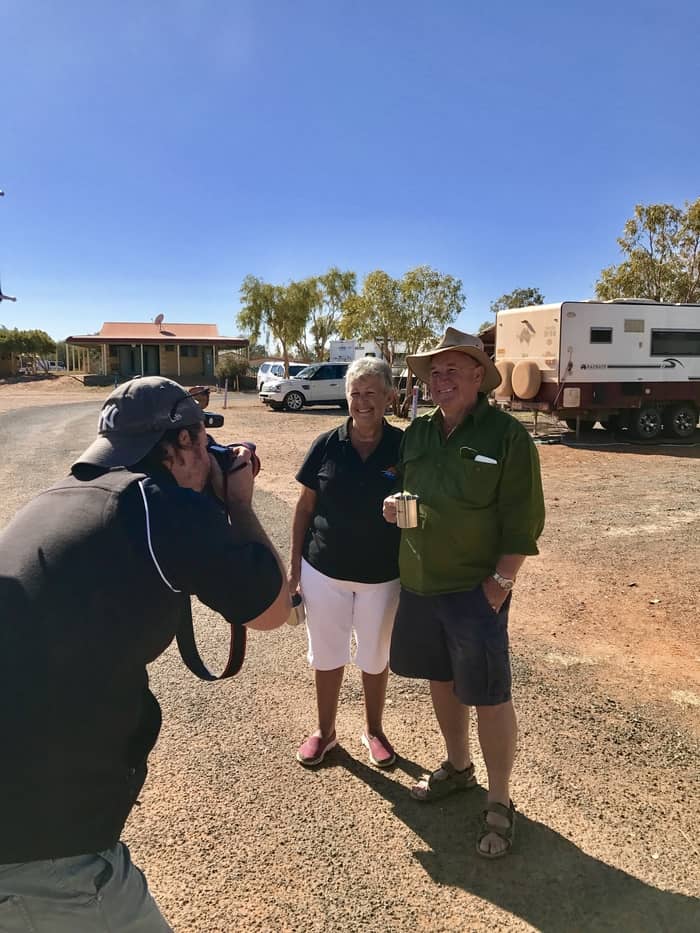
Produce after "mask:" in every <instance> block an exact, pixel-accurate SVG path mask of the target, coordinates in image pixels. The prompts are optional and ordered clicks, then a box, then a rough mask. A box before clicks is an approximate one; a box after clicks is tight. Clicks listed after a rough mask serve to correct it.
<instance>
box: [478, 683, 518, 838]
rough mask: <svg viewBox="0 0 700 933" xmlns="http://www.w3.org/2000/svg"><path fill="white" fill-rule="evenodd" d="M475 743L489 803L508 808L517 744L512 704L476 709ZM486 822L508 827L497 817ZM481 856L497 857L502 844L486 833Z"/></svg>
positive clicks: (494, 816)
mask: <svg viewBox="0 0 700 933" xmlns="http://www.w3.org/2000/svg"><path fill="white" fill-rule="evenodd" d="M476 713H477V718H478V722H479V743H480V745H481V751H482V753H483V756H484V762H485V764H486V770H487V772H488V776H489V793H488V799H489V803H501V804H503V806H504V807H508V806H509V805H510V776H511V773H512V771H513V762H514V761H515V749H516V746H517V741H518V723H517V720H516V718H515V709H514V708H513V702H512V700H508V702H507V703H499V704H498V706H478V707H477V708H476ZM487 822H489V823H491V824H492V825H493V826H503V827H506V826H507V825H508V820H507V819H506V818H505V817H503V816H500V815H499V814H497V813H489V815H488V817H487ZM480 848H481V849H482V851H484V852H489V853H491V854H497V853H498V852H502V851H503V849H505V848H506V842H505V841H504V840H503V839H501V838H500V836H497V835H496V833H489V834H488V835H487V836H485V837H484V838H483V839H482V841H481V846H480Z"/></svg>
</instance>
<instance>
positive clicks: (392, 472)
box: [382, 466, 399, 480]
mask: <svg viewBox="0 0 700 933" xmlns="http://www.w3.org/2000/svg"><path fill="white" fill-rule="evenodd" d="M398 475H399V471H398V470H397V469H396V467H395V466H390V467H387V468H386V470H382V476H385V477H386V478H387V479H392V480H393V479H396V477H397V476H398Z"/></svg>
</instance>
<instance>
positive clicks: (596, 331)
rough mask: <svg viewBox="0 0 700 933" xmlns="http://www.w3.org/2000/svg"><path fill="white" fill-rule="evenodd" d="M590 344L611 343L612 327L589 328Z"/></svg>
mask: <svg viewBox="0 0 700 933" xmlns="http://www.w3.org/2000/svg"><path fill="white" fill-rule="evenodd" d="M591 343H612V327H591Z"/></svg>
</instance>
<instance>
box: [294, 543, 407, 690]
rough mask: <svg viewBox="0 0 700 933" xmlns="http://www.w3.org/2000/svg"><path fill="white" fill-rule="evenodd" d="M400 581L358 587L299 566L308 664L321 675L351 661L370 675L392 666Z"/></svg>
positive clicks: (306, 566)
mask: <svg viewBox="0 0 700 933" xmlns="http://www.w3.org/2000/svg"><path fill="white" fill-rule="evenodd" d="M400 589H401V586H400V583H399V580H398V579H396V580H389V581H388V582H387V583H355V582H354V581H352V580H336V579H335V578H334V577H327V576H326V575H325V574H323V573H320V572H319V571H318V570H316V569H315V568H314V567H312V566H311V564H309V563H308V562H307V561H305V560H304V559H303V558H302V561H301V593H302V596H303V597H304V606H305V608H306V629H307V633H308V636H309V651H308V655H307V657H308V660H309V664H310V665H311V667H313V668H314V669H315V670H318V671H332V670H334V669H335V668H336V667H343V666H344V665H345V664H349V663H350V661H351V660H352V650H351V643H352V633H353V631H354V632H355V641H356V643H357V650H356V653H355V664H357V666H358V667H359V668H360V670H362V671H364V672H365V673H366V674H381V672H382V671H383V670H384V668H385V667H386V666H387V664H388V663H389V646H390V643H391V630H392V628H393V627H394V616H395V615H396V609H397V607H398V604H399V591H400Z"/></svg>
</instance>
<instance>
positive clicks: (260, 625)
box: [211, 448, 292, 631]
mask: <svg viewBox="0 0 700 933" xmlns="http://www.w3.org/2000/svg"><path fill="white" fill-rule="evenodd" d="M238 449H239V450H240V455H239V460H241V461H243V462H245V463H246V465H245V466H243V467H242V468H240V469H237V470H235V471H234V472H233V473H229V474H227V476H226V482H225V483H224V482H223V479H224V478H223V475H222V473H221V468H220V467H219V465H218V463H217V462H216V460H215V459H214V457H211V460H212V464H213V466H212V475H211V480H212V483H213V486H214V491H215V492H217V493H220V494H221V498H222V499H223V498H224V490H225V501H226V506H227V509H228V514H229V517H230V519H231V533H232V536H233V539H234V541H235V542H236V543H241V544H243V543H254V544H262V545H264V546H265V547H266V548H267V549H268V550H269V551H270V553H271V554H272V555H273V556H274V558H275V560H276V561H277V566H278V567H279V570H280V577H281V581H280V588H279V591H278V593H277V595H276V596H275V598H274V601H273V602H272V603H271V604H270V605H269V606H268V607H267V609H265V610H264V611H263V612H261V613H260V615H258V616H256V617H255V618H254V619H250V620H249V621H248V622H246V625H247V626H248V628H253V629H258V630H260V631H266V630H269V629H273V628H279V626H280V625H284V623H285V622H286V621H287V619H288V618H289V613H290V612H291V609H292V604H291V601H290V598H289V588H288V586H287V575H286V574H285V572H284V567H283V565H282V560H281V558H280V556H279V554H278V553H277V549H276V548H275V546H274V545H273V544H272V542H271V541H270V539H269V538H268V536H267V534H266V533H265V529H264V528H263V527H262V525H261V524H260V521H259V519H258V517H257V515H256V514H255V512H254V511H253V506H252V499H253V470H252V466H251V464H250V451H249V450H247V449H246V448H238ZM234 465H235V464H234ZM252 582H253V583H254V581H252Z"/></svg>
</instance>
